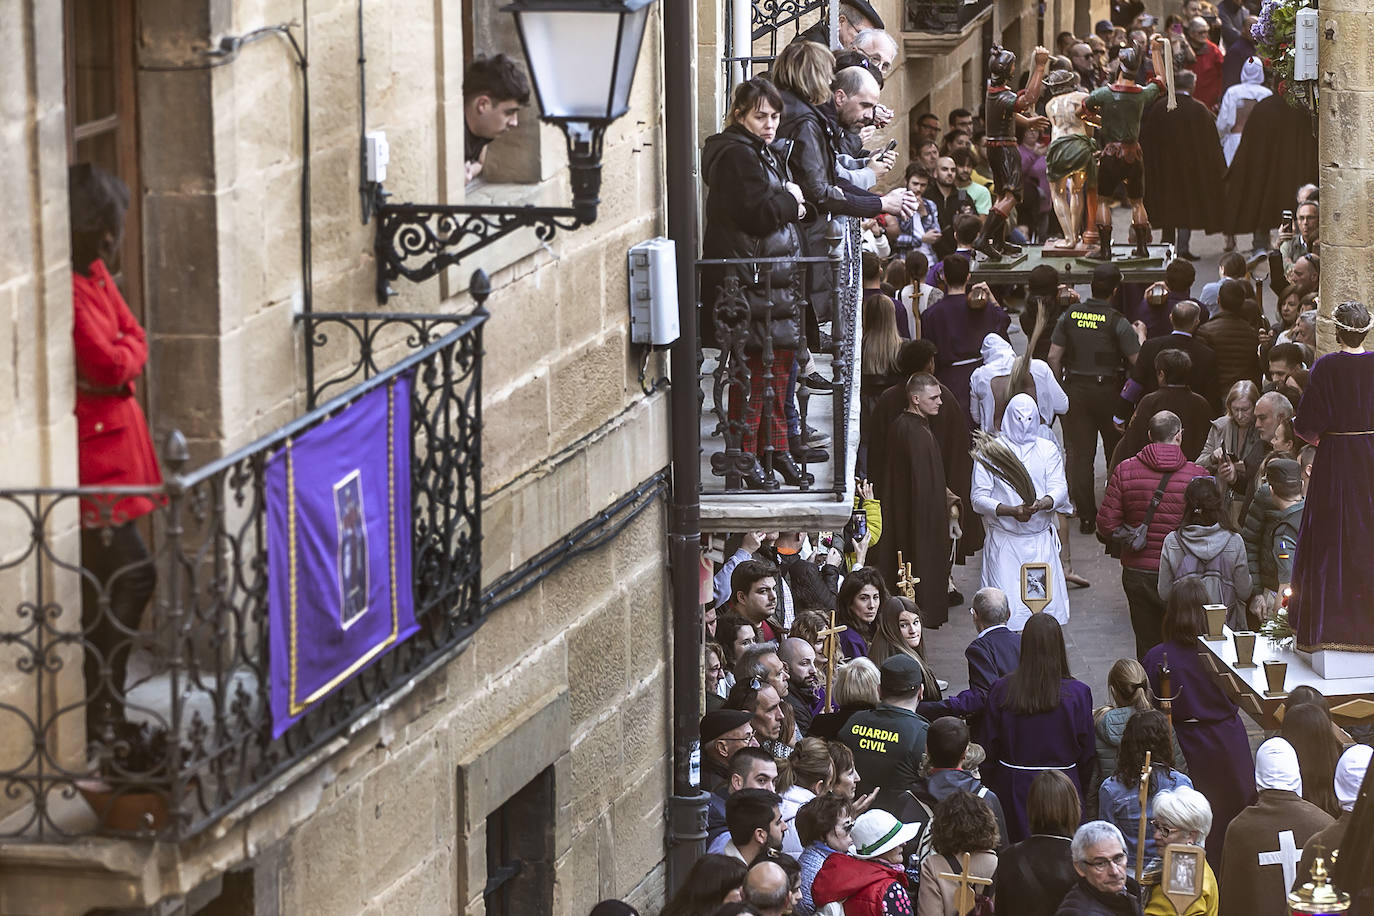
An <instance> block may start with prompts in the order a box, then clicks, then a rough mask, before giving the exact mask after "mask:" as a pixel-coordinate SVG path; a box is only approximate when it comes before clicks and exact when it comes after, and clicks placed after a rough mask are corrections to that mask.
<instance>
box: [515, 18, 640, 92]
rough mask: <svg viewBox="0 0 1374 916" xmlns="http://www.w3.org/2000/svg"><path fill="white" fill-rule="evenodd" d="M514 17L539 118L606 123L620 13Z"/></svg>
mask: <svg viewBox="0 0 1374 916" xmlns="http://www.w3.org/2000/svg"><path fill="white" fill-rule="evenodd" d="M517 15H518V16H519V17H520V23H521V26H522V31H523V32H524V36H525V53H526V55H527V56H528V59H529V65H530V69H531V70H532V71H533V73H532V76H533V77H534V80H535V84H536V85H537V86H538V87H539V97H540V99H541V101H542V102H543V104H544V116H545V117H550V118H585V119H593V118H601V119H605V118H607V117H609V112H608V111H607V108H608V101H609V99H610V95H611V80H612V77H613V76H614V69H615V65H616V55H615V41H616V33H617V31H618V30H619V27H620V15H621V11H620V10H614V11H611V12H587V11H580V10H551V11H546V10H538V11H534V10H522V11H521V12H519V13H517ZM641 29H642V26H641Z"/></svg>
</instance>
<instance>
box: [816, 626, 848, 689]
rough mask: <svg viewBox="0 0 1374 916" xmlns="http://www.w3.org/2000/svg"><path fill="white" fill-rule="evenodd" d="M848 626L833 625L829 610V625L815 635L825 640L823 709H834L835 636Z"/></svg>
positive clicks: (837, 647)
mask: <svg viewBox="0 0 1374 916" xmlns="http://www.w3.org/2000/svg"><path fill="white" fill-rule="evenodd" d="M847 629H849V627H847V626H845V625H844V624H841V625H839V626H835V612H834V611H831V612H830V626H828V627H826V628H825V629H824V630H821V631H820V632H819V633H817V634H816V635H817V636H819V637H820V638H821V639H823V640H824V641H825V643H824V648H825V711H826V712H834V711H835V656H836V655H838V654H839V652H838V649H839V641H838V640H837V639H836V638H835V637H836V636H839V635H840V634H841V633H843V632H844V631H845V630H847Z"/></svg>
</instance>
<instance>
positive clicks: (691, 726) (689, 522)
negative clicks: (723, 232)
mask: <svg viewBox="0 0 1374 916" xmlns="http://www.w3.org/2000/svg"><path fill="white" fill-rule="evenodd" d="M737 2H747V0H737ZM663 11H664V12H663V18H664V21H663V45H664V48H663V51H664V54H663V61H664V140H665V143H666V146H667V153H666V171H667V190H668V237H669V238H671V239H672V240H673V241H674V242H675V243H676V246H677V296H678V327H679V331H680V333H679V336H678V339H677V341H676V342H675V343H674V344H673V346H672V350H671V354H670V356H671V371H672V378H673V385H672V388H671V389H669V393H668V396H669V417H670V420H669V422H670V426H671V428H670V431H669V434H670V439H669V441H670V447H671V454H672V475H673V495H672V500H671V501H670V503H669V516H668V542H669V543H668V562H669V566H670V569H671V573H672V615H673V621H672V632H673V647H672V671H673V795H672V798H671V799H670V800H669V806H668V865H667V871H668V882H667V883H668V887H667V891H668V895H669V896H670V897H671V896H672V894H673V893H675V892H676V891H677V889H678V888H679V887H681V886H682V882H683V880H684V879H685V878H686V876H687V872H688V871H689V870H690V869H691V867H692V863H694V862H695V861H696V860H697V859H698V858H700V857H701V855H702V854H703V853H705V851H706V799H707V796H706V793H704V792H703V791H702V790H701V788H700V785H699V783H700V774H701V742H700V721H699V720H700V718H701V690H702V672H701V665H702V639H703V630H702V614H701V594H700V584H699V583H700V579H699V575H700V573H699V570H700V564H701V492H700V491H701V464H700V457H699V453H700V449H701V441H700V439H701V434H700V420H699V416H698V410H699V406H698V402H697V384H696V377H697V337H698V333H697V307H696V298H697V297H696V269H695V261H696V257H697V137H696V87H697V81H696V66H695V50H696V15H695V14H696V6H695V3H694V0H664V4H663Z"/></svg>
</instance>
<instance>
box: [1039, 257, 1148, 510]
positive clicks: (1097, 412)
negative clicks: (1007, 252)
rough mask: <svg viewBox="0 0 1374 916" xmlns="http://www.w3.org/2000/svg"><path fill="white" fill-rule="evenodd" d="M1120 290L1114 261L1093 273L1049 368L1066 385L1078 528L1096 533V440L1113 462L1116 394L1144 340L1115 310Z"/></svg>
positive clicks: (1064, 319)
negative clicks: (1089, 288) (1089, 295)
mask: <svg viewBox="0 0 1374 916" xmlns="http://www.w3.org/2000/svg"><path fill="white" fill-rule="evenodd" d="M1120 286H1121V269H1120V268H1118V267H1117V266H1116V265H1115V264H1112V263H1110V262H1108V263H1105V264H1099V265H1097V267H1096V268H1094V270H1093V280H1092V298H1091V299H1089V300H1087V301H1086V302H1082V303H1079V304H1078V305H1075V306H1071V307H1070V308H1067V309H1065V310H1064V313H1063V314H1062V315H1061V316H1060V317H1059V323H1058V324H1056V325H1055V328H1054V335H1053V336H1052V337H1051V338H1050V358H1049V363H1050V368H1051V369H1052V370H1054V373H1055V375H1056V376H1058V377H1059V378H1061V379H1063V381H1064V390H1065V391H1066V392H1068V395H1069V412H1068V414H1067V415H1065V417H1064V449H1065V451H1066V452H1067V453H1068V456H1067V460H1066V465H1067V468H1066V469H1067V471H1068V478H1069V498H1070V499H1072V500H1073V504H1074V507H1075V508H1076V509H1077V511H1078V520H1079V521H1078V527H1079V530H1081V531H1082V532H1083V533H1084V534H1092V532H1093V528H1094V521H1093V519H1095V518H1096V517H1097V497H1096V493H1095V490H1094V488H1093V462H1094V460H1095V459H1096V457H1097V440H1098V438H1099V437H1100V438H1101V439H1102V451H1103V454H1104V455H1105V456H1106V458H1107V459H1108V460H1109V461H1110V460H1111V455H1112V450H1113V449H1115V448H1116V443H1117V441H1118V440H1119V439H1120V438H1121V433H1120V432H1119V431H1118V430H1117V428H1116V426H1115V425H1114V424H1113V423H1112V414H1113V411H1114V409H1115V404H1116V394H1117V392H1119V391H1120V390H1121V384H1122V382H1123V381H1124V379H1125V377H1126V373H1127V372H1128V371H1129V370H1130V367H1131V366H1133V365H1134V364H1135V357H1136V354H1137V353H1138V352H1140V337H1139V335H1138V334H1136V332H1135V329H1134V328H1132V327H1131V323H1130V322H1129V321H1127V320H1126V318H1125V316H1124V315H1122V314H1121V313H1120V312H1118V311H1117V310H1116V309H1115V308H1113V307H1112V305H1111V302H1110V300H1111V298H1112V296H1113V295H1114V294H1115V293H1116V291H1117V288H1118V287H1120Z"/></svg>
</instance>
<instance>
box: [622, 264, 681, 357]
mask: <svg viewBox="0 0 1374 916" xmlns="http://www.w3.org/2000/svg"><path fill="white" fill-rule="evenodd" d="M678 333H679V331H678V322H677V246H676V245H675V244H674V243H673V240H672V239H665V238H662V237H659V238H656V239H649V240H648V241H645V242H640V243H639V244H638V245H635V246H634V247H633V248H631V249H630V341H631V343H637V344H648V345H650V346H652V347H655V348H661V347H666V346H668V345H669V344H671V343H672V342H673V341H675V340H677V338H678Z"/></svg>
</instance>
